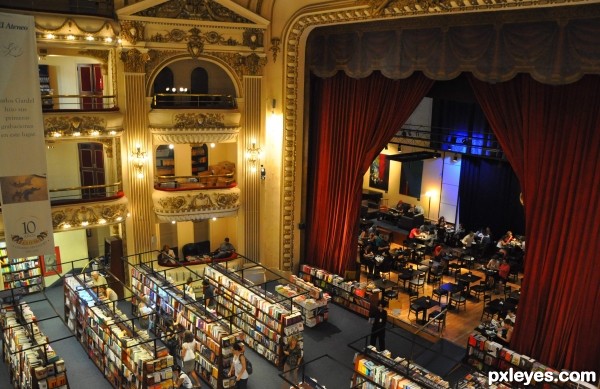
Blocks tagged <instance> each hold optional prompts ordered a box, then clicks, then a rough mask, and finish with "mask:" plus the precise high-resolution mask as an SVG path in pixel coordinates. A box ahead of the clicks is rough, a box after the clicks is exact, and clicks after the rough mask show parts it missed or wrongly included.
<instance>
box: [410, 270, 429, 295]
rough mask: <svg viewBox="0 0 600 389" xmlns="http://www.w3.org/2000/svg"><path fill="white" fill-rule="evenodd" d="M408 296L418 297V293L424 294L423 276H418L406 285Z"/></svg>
mask: <svg viewBox="0 0 600 389" xmlns="http://www.w3.org/2000/svg"><path fill="white" fill-rule="evenodd" d="M408 290H409V294H415V295H417V296H418V295H419V291H421V292H422V293H425V274H420V275H418V276H417V277H416V278H413V279H412V280H410V282H409V283H408Z"/></svg>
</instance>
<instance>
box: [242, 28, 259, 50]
mask: <svg viewBox="0 0 600 389" xmlns="http://www.w3.org/2000/svg"><path fill="white" fill-rule="evenodd" d="M244 46H248V47H249V48H250V49H251V50H256V49H257V48H259V47H263V31H262V30H260V29H258V28H248V29H246V30H244Z"/></svg>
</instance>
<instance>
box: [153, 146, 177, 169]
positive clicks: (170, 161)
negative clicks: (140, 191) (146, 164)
mask: <svg viewBox="0 0 600 389" xmlns="http://www.w3.org/2000/svg"><path fill="white" fill-rule="evenodd" d="M155 163H156V165H155V166H156V175H157V176H174V175H175V151H174V150H173V149H171V148H169V145H160V146H158V147H157V148H156V156H155Z"/></svg>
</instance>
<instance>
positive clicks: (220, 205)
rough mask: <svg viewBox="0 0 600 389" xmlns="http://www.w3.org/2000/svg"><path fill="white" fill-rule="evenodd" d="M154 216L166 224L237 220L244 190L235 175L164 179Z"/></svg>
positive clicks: (155, 197)
mask: <svg viewBox="0 0 600 389" xmlns="http://www.w3.org/2000/svg"><path fill="white" fill-rule="evenodd" d="M152 202H153V203H154V212H155V213H156V216H157V217H158V219H159V220H160V221H162V222H172V221H193V220H205V219H211V218H220V217H228V216H236V215H237V210H238V209H239V207H240V189H239V188H238V187H237V184H236V183H235V181H234V180H233V173H230V174H221V175H206V176H197V177H196V176H193V177H192V176H174V177H168V176H162V177H158V181H157V182H156V184H155V186H154V192H153V193H152Z"/></svg>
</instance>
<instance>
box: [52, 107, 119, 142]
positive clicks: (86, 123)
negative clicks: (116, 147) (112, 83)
mask: <svg viewBox="0 0 600 389" xmlns="http://www.w3.org/2000/svg"><path fill="white" fill-rule="evenodd" d="M122 131H123V115H122V114H121V113H114V112H111V113H106V114H102V113H100V114H95V115H81V114H79V115H64V114H59V115H53V114H44V136H45V137H46V138H64V137H79V138H88V137H92V138H96V137H110V136H116V135H119V134H120V133H121V132H122Z"/></svg>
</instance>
